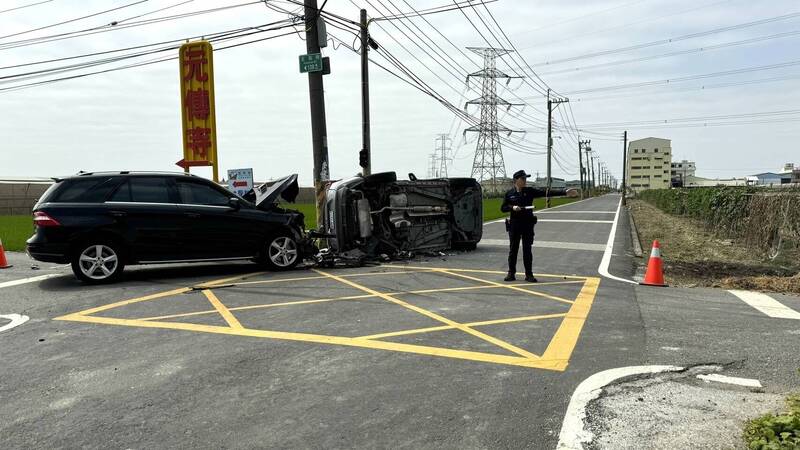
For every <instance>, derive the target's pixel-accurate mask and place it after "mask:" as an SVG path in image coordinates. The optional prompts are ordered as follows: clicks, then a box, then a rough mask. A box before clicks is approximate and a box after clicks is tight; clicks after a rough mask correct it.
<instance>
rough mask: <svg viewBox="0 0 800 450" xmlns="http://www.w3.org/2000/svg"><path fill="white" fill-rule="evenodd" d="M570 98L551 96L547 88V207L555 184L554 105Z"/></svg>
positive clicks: (565, 101)
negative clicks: (553, 168)
mask: <svg viewBox="0 0 800 450" xmlns="http://www.w3.org/2000/svg"><path fill="white" fill-rule="evenodd" d="M568 101H569V99H568V98H556V99H551V98H550V89H547V189H546V190H545V205H546V206H545V207H546V208H549V207H550V188H551V187H552V185H553V177H552V173H551V168H552V165H553V105H555V106H556V107H558V105H559V104H561V103H567V102H568Z"/></svg>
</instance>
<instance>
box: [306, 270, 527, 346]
mask: <svg viewBox="0 0 800 450" xmlns="http://www.w3.org/2000/svg"><path fill="white" fill-rule="evenodd" d="M313 270H314V271H315V272H317V273H319V274H322V275H325V276H328V277H330V278H331V279H333V280H336V281H339V282H340V283H344V284H346V285H348V286H352V287H354V288H356V289H360V290H362V291H364V292H367V293H370V294H373V295H377V296H378V297H380V298H382V299H384V300H387V301H390V302H392V303H394V304H397V305H400V306H403V307H405V308H408V309H410V310H412V311H415V312H418V313H420V314H422V315H425V316H428V317H430V318H431V319H434V320H438V321H439V322H442V323H446V324H448V325H451V326H453V327H455V328H458V329H459V330H461V331H463V332H465V333H469V334H471V335H473V336H475V337H477V338H480V339H483V340H484V341H487V342H490V343H492V344H494V345H496V346H498V347H502V348H504V349H506V350H508V351H510V352H512V353H516V354H518V355H521V356H524V357H526V358H531V359H539V356H537V355H534V354H533V353H531V352H529V351H527V350H523V349H521V348H519V347H517V346H515V345H511V344H509V343H508V342H505V341H501V340H500V339H497V338H495V337H492V336H489V335H488V334H485V333H481V332H480V331H478V330H473V329H472V328H470V327H468V326H466V325H464V324H461V323H458V322H456V321H454V320H450V319H448V318H446V317H443V316H440V315H438V314H436V313H433V312H431V311H428V310H427V309H423V308H420V307H419V306H416V305H412V304H410V303H406V302H404V301H402V300H399V299H397V298H394V297H392V296H391V295H388V294H384V293H382V292H378V291H376V290H374V289H370V288H368V287H366V286H362V285H360V284H358V283H355V282H353V281H350V280H347V279H344V278H341V277H338V276H336V275H331V274H329V273H327V272H323V271H321V270H317V269H313Z"/></svg>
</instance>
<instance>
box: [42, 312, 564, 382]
mask: <svg viewBox="0 0 800 450" xmlns="http://www.w3.org/2000/svg"><path fill="white" fill-rule="evenodd" d="M58 320H70V321H74V322H83V323H99V324H107V325H123V326H130V327H144V328H162V329H174V330H185V331H202V332H206V333H217V334H228V335H237V336H251V337H260V338H269V339H283V340H289V341H301V342H315V343H319V344H336V345H347V346H351V347H363V348H370V349H378V350H393V351H397V352H405V353H418V354H422V355H429V356H444V357H448V358H458V359H466V360H471V361H482V362H490V363H497V364H510V365H514V366H522V367H534V368H539V369H549V370H563V369H559V368H558V367H559V365H560V362H558V361H546V360H540V359H530V358H524V357H520V356H507V355H498V354H494V353H483V352H475V351H470V350H452V349H447V348H440V347H429V346H425V345H414V344H400V343H397V342H387V341H373V340H367V339H356V338H350V337H341V336H328V335H320V334H308V333H292V332H283V331H267V330H254V329H251V328H243V329H235V328H230V327H220V326H215V325H199V324H193V323H182V322H153V321H144V320H132V319H112V318H109V317H96V316H83V315H80V314H76V315H74V316H73V317H70V318H68V319H61V318H59V319H58Z"/></svg>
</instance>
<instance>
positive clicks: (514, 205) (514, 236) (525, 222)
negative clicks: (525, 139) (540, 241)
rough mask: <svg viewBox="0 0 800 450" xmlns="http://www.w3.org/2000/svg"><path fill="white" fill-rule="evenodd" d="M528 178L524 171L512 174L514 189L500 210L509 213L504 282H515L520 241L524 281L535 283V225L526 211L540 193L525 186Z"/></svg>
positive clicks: (506, 197) (507, 193) (533, 218)
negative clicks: (508, 243)
mask: <svg viewBox="0 0 800 450" xmlns="http://www.w3.org/2000/svg"><path fill="white" fill-rule="evenodd" d="M528 177H530V175H529V174H527V173H525V171H524V170H518V171H516V172H514V187H513V188H512V189H511V190H509V191H508V192H506V196H505V198H504V199H503V205H502V206H501V207H500V210H501V211H503V212H505V213H510V218H509V219H506V231H508V236H509V238H511V248H510V249H509V251H508V275H506V277H505V279H504V280H505V281H514V280H516V278H515V275H516V273H517V253H518V251H519V241H520V239H522V261H523V262H524V263H525V281H529V282H531V283H536V281H537V280H536V277H534V276H533V267H532V266H533V254H532V253H531V246H532V245H533V226H534V225H535V224H536V216H534V215H533V209H532V208H531V209H526V208H525V207H526V206H527V207H531V206H532V205H533V199H534V198H536V197H541V196H542V193H541V192H540V191H538V190H537V189H534V188H532V187H529V186H525V183H526V181H527V179H528Z"/></svg>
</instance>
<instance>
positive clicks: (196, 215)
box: [183, 212, 200, 219]
mask: <svg viewBox="0 0 800 450" xmlns="http://www.w3.org/2000/svg"><path fill="white" fill-rule="evenodd" d="M183 215H184V216H186V217H189V218H191V219H198V218H200V214H198V213H193V212H185V213H183Z"/></svg>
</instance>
